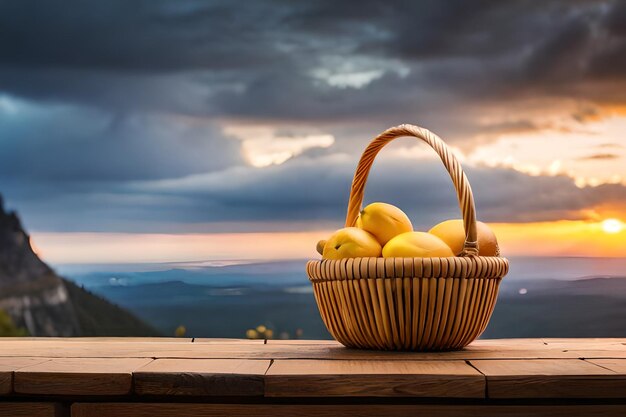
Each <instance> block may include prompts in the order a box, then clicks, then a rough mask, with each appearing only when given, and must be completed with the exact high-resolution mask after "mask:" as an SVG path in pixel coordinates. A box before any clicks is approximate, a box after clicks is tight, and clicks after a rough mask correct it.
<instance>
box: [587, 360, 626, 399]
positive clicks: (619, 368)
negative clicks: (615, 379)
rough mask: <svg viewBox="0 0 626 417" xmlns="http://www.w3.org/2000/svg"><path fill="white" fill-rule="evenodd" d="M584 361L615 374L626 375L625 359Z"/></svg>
mask: <svg viewBox="0 0 626 417" xmlns="http://www.w3.org/2000/svg"><path fill="white" fill-rule="evenodd" d="M586 361H587V362H591V363H593V364H594V365H598V366H601V367H603V368H606V369H609V370H611V371H613V372H615V373H617V374H620V375H626V359H586ZM625 396H626V395H625Z"/></svg>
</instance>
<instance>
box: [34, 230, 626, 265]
mask: <svg viewBox="0 0 626 417" xmlns="http://www.w3.org/2000/svg"><path fill="white" fill-rule="evenodd" d="M613 220H616V219H607V220H605V221H603V222H587V221H556V222H538V223H493V224H490V226H491V227H492V228H493V230H494V231H495V233H496V235H497V236H498V241H499V244H500V246H501V249H502V254H503V255H504V256H592V257H624V256H626V228H624V227H622V226H623V224H622V223H621V222H619V221H617V222H619V223H617V222H615V221H613ZM618 226H619V229H618ZM330 233H332V231H331V230H319V231H310V232H302V233H293V232H291V233H286V232H285V233H220V234H184V235H171V234H124V233H38V234H36V235H35V236H34V240H35V242H36V243H37V246H38V248H40V254H41V255H42V256H43V258H44V259H45V260H46V261H49V262H52V263H57V264H59V263H136V262H137V263H138V262H186V261H211V260H224V259H230V260H244V261H253V260H271V259H309V258H318V257H319V255H318V254H317V252H316V251H315V243H316V242H317V241H318V240H319V239H323V238H326V237H327V236H328V235H330Z"/></svg>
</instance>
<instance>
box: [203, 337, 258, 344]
mask: <svg viewBox="0 0 626 417" xmlns="http://www.w3.org/2000/svg"><path fill="white" fill-rule="evenodd" d="M193 343H212V344H246V345H247V344H253V345H263V344H265V340H263V339H229V338H204V337H196V338H195V339H193Z"/></svg>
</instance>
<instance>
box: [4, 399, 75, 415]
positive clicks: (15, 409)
mask: <svg viewBox="0 0 626 417" xmlns="http://www.w3.org/2000/svg"><path fill="white" fill-rule="evenodd" d="M68 415H69V410H68V409H67V407H65V406H63V405H62V404H59V403H54V402H48V403H45V402H0V416H3V417H5V416H6V417H66V416H68Z"/></svg>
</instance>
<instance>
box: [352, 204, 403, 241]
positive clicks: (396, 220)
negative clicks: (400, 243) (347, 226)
mask: <svg viewBox="0 0 626 417" xmlns="http://www.w3.org/2000/svg"><path fill="white" fill-rule="evenodd" d="M357 227H359V228H361V229H363V230H365V231H367V232H370V233H371V234H372V235H374V237H375V238H376V240H378V243H380V244H381V245H382V246H384V245H385V244H386V243H387V242H389V241H390V240H391V239H392V238H393V237H394V236H397V235H399V234H401V233H406V232H411V231H413V225H412V224H411V220H409V218H408V217H407V215H406V214H404V212H403V211H402V210H400V209H399V208H398V207H396V206H393V205H391V204H387V203H372V204H370V205H368V206H367V207H365V208H364V209H363V210H362V211H361V214H360V215H359V217H358V218H357Z"/></svg>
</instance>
